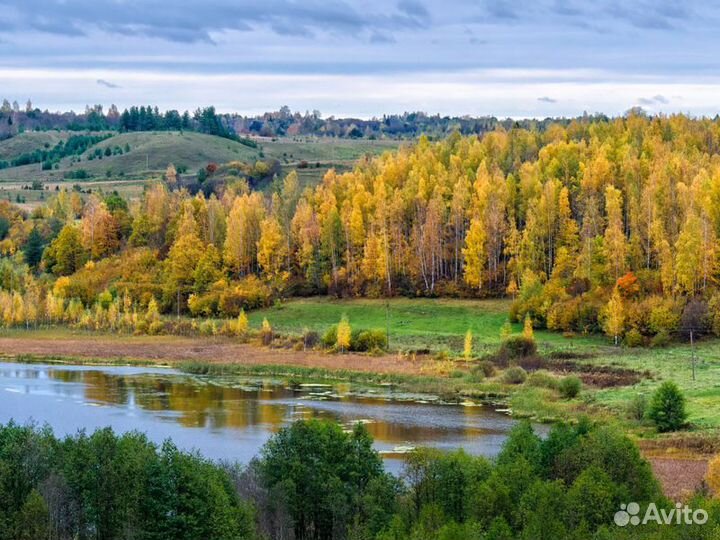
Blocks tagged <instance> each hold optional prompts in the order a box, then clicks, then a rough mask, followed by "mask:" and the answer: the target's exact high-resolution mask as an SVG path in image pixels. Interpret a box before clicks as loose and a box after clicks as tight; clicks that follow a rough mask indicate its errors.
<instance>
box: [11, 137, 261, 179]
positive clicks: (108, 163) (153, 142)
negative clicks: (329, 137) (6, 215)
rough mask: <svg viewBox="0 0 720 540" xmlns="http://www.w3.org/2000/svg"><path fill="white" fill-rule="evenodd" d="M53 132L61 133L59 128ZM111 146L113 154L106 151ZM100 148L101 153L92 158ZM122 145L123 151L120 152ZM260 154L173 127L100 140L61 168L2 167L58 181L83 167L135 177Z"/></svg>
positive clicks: (102, 174)
mask: <svg viewBox="0 0 720 540" xmlns="http://www.w3.org/2000/svg"><path fill="white" fill-rule="evenodd" d="M51 134H52V135H55V136H60V135H61V134H60V133H57V132H51ZM32 135H36V134H32ZM37 135H39V134H37ZM66 136H67V135H66ZM18 137H20V136H18ZM15 138H16V137H15ZM15 138H13V139H15ZM13 139H10V140H8V141H4V144H5V145H10V144H11V141H13ZM58 140H59V139H58ZM56 142H57V141H56ZM21 143H22V141H21ZM24 147H25V148H24V149H23V151H28V150H29V151H31V150H32V149H30V148H29V143H28V142H27V141H26V142H25V143H24ZM15 148H18V143H15ZM36 148H37V146H36ZM107 148H109V149H110V151H111V153H112V155H109V156H108V155H105V150H106V149H107ZM96 149H98V150H99V153H100V155H99V156H97V157H95V158H91V157H92V156H93V155H94V154H96ZM119 149H121V150H122V153H116V152H117V151H118V150H119ZM9 157H12V155H11V156H9ZM257 158H258V150H256V149H253V148H249V147H247V146H245V145H243V144H240V143H238V142H235V141H232V140H229V139H223V138H220V137H215V136H212V135H204V134H201V133H193V132H182V133H181V132H171V131H162V132H160V131H158V132H135V133H122V134H119V135H115V136H113V137H110V138H109V139H106V140H104V141H102V142H100V143H98V144H96V145H95V146H93V147H91V148H90V149H88V151H86V152H84V153H83V154H82V155H81V156H73V157H66V158H64V159H62V161H61V162H60V163H59V166H58V168H57V169H53V170H51V171H43V170H42V167H41V164H39V163H34V164H32V165H25V166H22V167H13V168H9V169H4V170H1V171H0V181H20V182H30V181H32V180H34V179H39V180H43V181H47V180H50V181H58V180H62V179H63V178H65V177H66V176H67V173H72V172H77V171H79V170H84V171H86V172H87V174H88V175H89V177H91V178H117V177H130V178H132V177H139V176H142V175H145V174H146V173H147V172H148V171H161V170H164V169H165V167H167V165H168V163H174V164H175V166H176V167H186V168H187V170H188V171H189V172H194V171H196V170H197V169H199V168H200V167H204V166H205V165H207V164H208V163H210V162H216V163H225V162H228V161H233V160H241V161H253V160H255V159H257Z"/></svg>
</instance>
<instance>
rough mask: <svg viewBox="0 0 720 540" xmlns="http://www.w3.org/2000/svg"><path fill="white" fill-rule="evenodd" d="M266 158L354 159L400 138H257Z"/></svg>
mask: <svg viewBox="0 0 720 540" xmlns="http://www.w3.org/2000/svg"><path fill="white" fill-rule="evenodd" d="M258 142H259V143H260V145H261V146H262V148H263V152H265V155H266V156H267V157H273V158H275V159H279V160H280V161H283V162H298V161H301V160H305V161H307V162H312V161H320V162H337V161H355V160H357V159H358V158H361V157H362V156H364V155H366V154H369V155H377V154H381V153H383V152H384V151H386V150H394V149H396V148H397V147H398V146H400V141H397V140H392V139H380V140H368V139H334V138H327V139H322V138H318V137H281V138H277V139H261V140H259V141H258Z"/></svg>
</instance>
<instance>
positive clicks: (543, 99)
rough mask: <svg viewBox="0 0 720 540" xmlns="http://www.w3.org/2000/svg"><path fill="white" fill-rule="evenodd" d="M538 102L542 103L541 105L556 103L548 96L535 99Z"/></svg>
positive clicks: (555, 100)
mask: <svg viewBox="0 0 720 540" xmlns="http://www.w3.org/2000/svg"><path fill="white" fill-rule="evenodd" d="M537 100H538V101H542V102H543V103H557V99H553V98H551V97H548V96H542V97H539V98H537Z"/></svg>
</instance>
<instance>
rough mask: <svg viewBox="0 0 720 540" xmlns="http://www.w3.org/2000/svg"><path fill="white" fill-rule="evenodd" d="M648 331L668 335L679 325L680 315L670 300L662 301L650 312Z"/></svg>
mask: <svg viewBox="0 0 720 540" xmlns="http://www.w3.org/2000/svg"><path fill="white" fill-rule="evenodd" d="M649 324H650V330H651V331H652V332H653V333H655V334H660V333H663V332H665V333H667V334H670V333H672V332H674V331H676V330H677V329H678V326H679V325H680V314H679V313H678V309H677V306H676V305H675V304H674V303H673V302H672V300H663V301H662V302H661V303H660V304H659V305H657V306H656V307H654V308H653V309H652V311H651V312H650V322H649Z"/></svg>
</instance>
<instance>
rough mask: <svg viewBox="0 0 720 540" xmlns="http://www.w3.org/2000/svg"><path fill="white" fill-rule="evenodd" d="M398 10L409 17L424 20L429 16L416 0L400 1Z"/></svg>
mask: <svg viewBox="0 0 720 540" xmlns="http://www.w3.org/2000/svg"><path fill="white" fill-rule="evenodd" d="M398 9H399V10H400V11H402V12H403V13H405V14H406V15H410V16H411V17H420V18H426V17H429V16H430V13H429V12H428V10H427V8H426V7H425V6H424V5H423V4H422V3H420V2H418V1H416V0H400V2H398Z"/></svg>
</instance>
